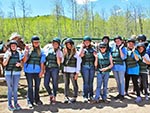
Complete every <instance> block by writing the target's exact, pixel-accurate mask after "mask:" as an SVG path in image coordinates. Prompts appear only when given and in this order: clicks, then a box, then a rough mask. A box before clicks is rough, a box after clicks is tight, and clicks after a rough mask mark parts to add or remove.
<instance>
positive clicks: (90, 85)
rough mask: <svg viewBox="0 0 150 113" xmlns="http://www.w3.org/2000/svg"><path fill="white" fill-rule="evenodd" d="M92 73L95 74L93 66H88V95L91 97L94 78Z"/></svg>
mask: <svg viewBox="0 0 150 113" xmlns="http://www.w3.org/2000/svg"><path fill="white" fill-rule="evenodd" d="M94 75H95V69H94V66H92V67H91V68H90V75H89V76H90V78H89V94H90V95H89V96H90V98H93V80H94Z"/></svg>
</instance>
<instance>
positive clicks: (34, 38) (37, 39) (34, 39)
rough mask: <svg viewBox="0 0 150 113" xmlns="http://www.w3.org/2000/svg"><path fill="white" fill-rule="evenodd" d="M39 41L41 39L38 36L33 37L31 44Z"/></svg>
mask: <svg viewBox="0 0 150 113" xmlns="http://www.w3.org/2000/svg"><path fill="white" fill-rule="evenodd" d="M39 40H40V38H39V37H38V36H32V38H31V42H33V41H39Z"/></svg>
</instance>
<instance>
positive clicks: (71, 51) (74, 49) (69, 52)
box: [64, 45, 76, 58]
mask: <svg viewBox="0 0 150 113" xmlns="http://www.w3.org/2000/svg"><path fill="white" fill-rule="evenodd" d="M71 46H72V48H71V49H69V48H67V47H66V48H64V51H66V53H64V56H69V57H70V58H71V57H72V56H73V55H75V53H76V48H75V46H74V45H71Z"/></svg>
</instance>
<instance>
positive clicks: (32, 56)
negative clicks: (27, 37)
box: [27, 49, 41, 66]
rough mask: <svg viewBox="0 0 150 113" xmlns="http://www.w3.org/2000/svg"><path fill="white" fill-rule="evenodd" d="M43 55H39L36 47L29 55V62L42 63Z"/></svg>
mask: <svg viewBox="0 0 150 113" xmlns="http://www.w3.org/2000/svg"><path fill="white" fill-rule="evenodd" d="M40 59H41V56H39V55H38V53H37V49H34V50H33V51H32V52H31V54H30V55H29V59H28V60H27V64H33V65H34V66H35V64H36V65H40Z"/></svg>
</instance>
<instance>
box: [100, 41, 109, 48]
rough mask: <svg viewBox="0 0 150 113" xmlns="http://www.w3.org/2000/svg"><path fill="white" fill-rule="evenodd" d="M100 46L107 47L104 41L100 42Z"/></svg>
mask: <svg viewBox="0 0 150 113" xmlns="http://www.w3.org/2000/svg"><path fill="white" fill-rule="evenodd" d="M102 47H107V44H106V43H105V42H100V44H99V48H102Z"/></svg>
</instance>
